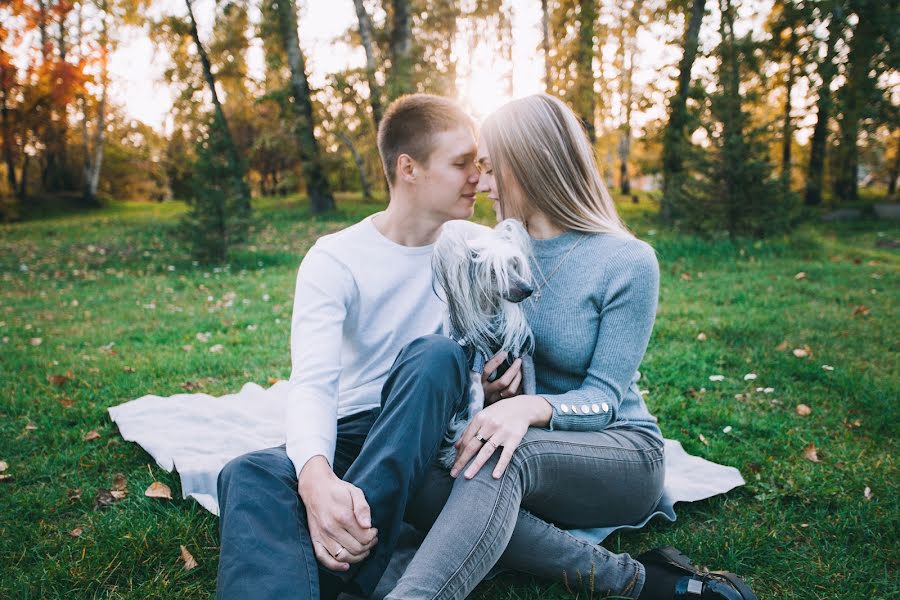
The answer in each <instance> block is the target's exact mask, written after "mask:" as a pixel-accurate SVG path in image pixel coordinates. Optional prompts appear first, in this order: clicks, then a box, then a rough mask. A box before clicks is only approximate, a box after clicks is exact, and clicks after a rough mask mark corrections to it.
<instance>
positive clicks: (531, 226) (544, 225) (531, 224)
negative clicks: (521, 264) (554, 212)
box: [526, 212, 566, 240]
mask: <svg viewBox="0 0 900 600" xmlns="http://www.w3.org/2000/svg"><path fill="white" fill-rule="evenodd" d="M526 221H527V223H528V235H530V236H531V237H533V238H534V239H536V240H549V239H550V238H554V237H556V236H558V235H562V234H563V233H565V231H566V230H565V229H564V228H562V227H560V226H559V225H557V224H556V223H554V222H553V221H551V220H550V219H549V218H547V215H545V214H544V213H542V212H535V213H532V214H531V215H529V216H528V219H527V220H526Z"/></svg>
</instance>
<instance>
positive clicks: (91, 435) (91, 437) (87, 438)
mask: <svg viewBox="0 0 900 600" xmlns="http://www.w3.org/2000/svg"><path fill="white" fill-rule="evenodd" d="M99 437H100V434H99V433H97V430H96V429H92V430H90V431H88V432H87V433H86V434H84V437H83V438H81V439H82V440H83V441H85V442H90V441H91V440H96V439H97V438H99Z"/></svg>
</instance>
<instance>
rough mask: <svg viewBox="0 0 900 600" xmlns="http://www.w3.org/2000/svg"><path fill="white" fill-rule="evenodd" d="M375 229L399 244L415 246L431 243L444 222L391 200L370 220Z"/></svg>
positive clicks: (408, 205) (405, 204)
mask: <svg viewBox="0 0 900 600" xmlns="http://www.w3.org/2000/svg"><path fill="white" fill-rule="evenodd" d="M372 224H373V225H375V229H377V230H378V231H379V233H381V235H383V236H384V237H386V238H387V239H389V240H391V241H392V242H394V243H397V244H400V245H401V246H409V247H417V246H427V245H429V244H433V243H434V242H435V240H437V237H438V235H439V234H440V233H441V226H442V225H443V224H444V222H443V221H442V220H440V219H437V218H435V217H433V216H429V215H427V214H422V211H421V210H416V209H415V208H413V207H412V206H411V205H410V204H408V203H400V202H393V201H392V202H391V203H390V204H388V207H387V209H386V210H385V211H384V212H383V213H381V214H380V215H376V216H375V218H374V219H373V220H372Z"/></svg>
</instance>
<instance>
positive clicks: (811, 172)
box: [803, 5, 843, 206]
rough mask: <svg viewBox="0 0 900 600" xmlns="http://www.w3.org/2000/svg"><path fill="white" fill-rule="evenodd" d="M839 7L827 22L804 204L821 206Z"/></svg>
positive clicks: (839, 18) (835, 67) (838, 36)
mask: <svg viewBox="0 0 900 600" xmlns="http://www.w3.org/2000/svg"><path fill="white" fill-rule="evenodd" d="M839 11H840V8H839V7H838V6H837V5H836V6H835V10H834V11H833V12H832V13H831V21H830V22H829V23H828V41H827V42H826V48H825V59H824V60H823V61H822V62H821V63H819V67H818V71H819V77H821V78H822V84H821V85H820V86H819V98H818V100H817V101H816V113H817V114H816V124H815V126H814V127H813V135H812V139H811V141H810V145H809V165H808V166H807V169H806V194H805V196H804V200H803V201H804V203H805V204H806V205H808V206H818V205H819V204H821V203H822V184H823V181H824V179H825V151H826V148H827V141H828V121H829V119H830V116H831V80H832V79H834V75H835V73H836V72H837V65H835V64H834V58H835V53H836V49H837V41H838V39H839V38H840V37H841V24H842V21H843V19H842V14H841V13H840V12H839Z"/></svg>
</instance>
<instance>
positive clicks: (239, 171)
mask: <svg viewBox="0 0 900 600" xmlns="http://www.w3.org/2000/svg"><path fill="white" fill-rule="evenodd" d="M192 1H193V0H184V3H185V5H187V11H188V17H190V20H191V37H192V38H193V40H194V45H195V46H196V47H197V55H198V56H199V57H200V64H201V65H202V66H203V77H204V79H206V84H207V86H209V92H210V94H212V101H213V108H214V109H215V115H216V117H215V118H216V120H217V121H218V122H219V124H220V126H221V129H222V135H223V137H224V141H225V146H226V148H227V153H228V156H227V157H226V158H227V160H228V162H229V168H230V170H231V172H232V173H234V174H235V177H237V178H238V179H239V180H240V181H241V199H242V205H241V209H242V210H243V211H246V212H247V213H248V214H249V212H250V190H249V188H248V187H247V182H246V181H245V180H244V169H243V167H242V166H241V159H240V156H239V155H238V151H237V146H235V144H234V138H233V137H232V136H231V130H230V129H229V128H228V121H227V120H226V119H225V111H224V110H223V109H222V103H221V102H220V101H219V94H218V92H216V80H215V78H214V77H213V73H212V65H211V64H210V62H209V56H208V55H207V54H206V50H205V49H204V48H203V44H202V43H200V32H199V31H198V30H197V20H196V19H194V10H193V8H192V6H191V2H192Z"/></svg>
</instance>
